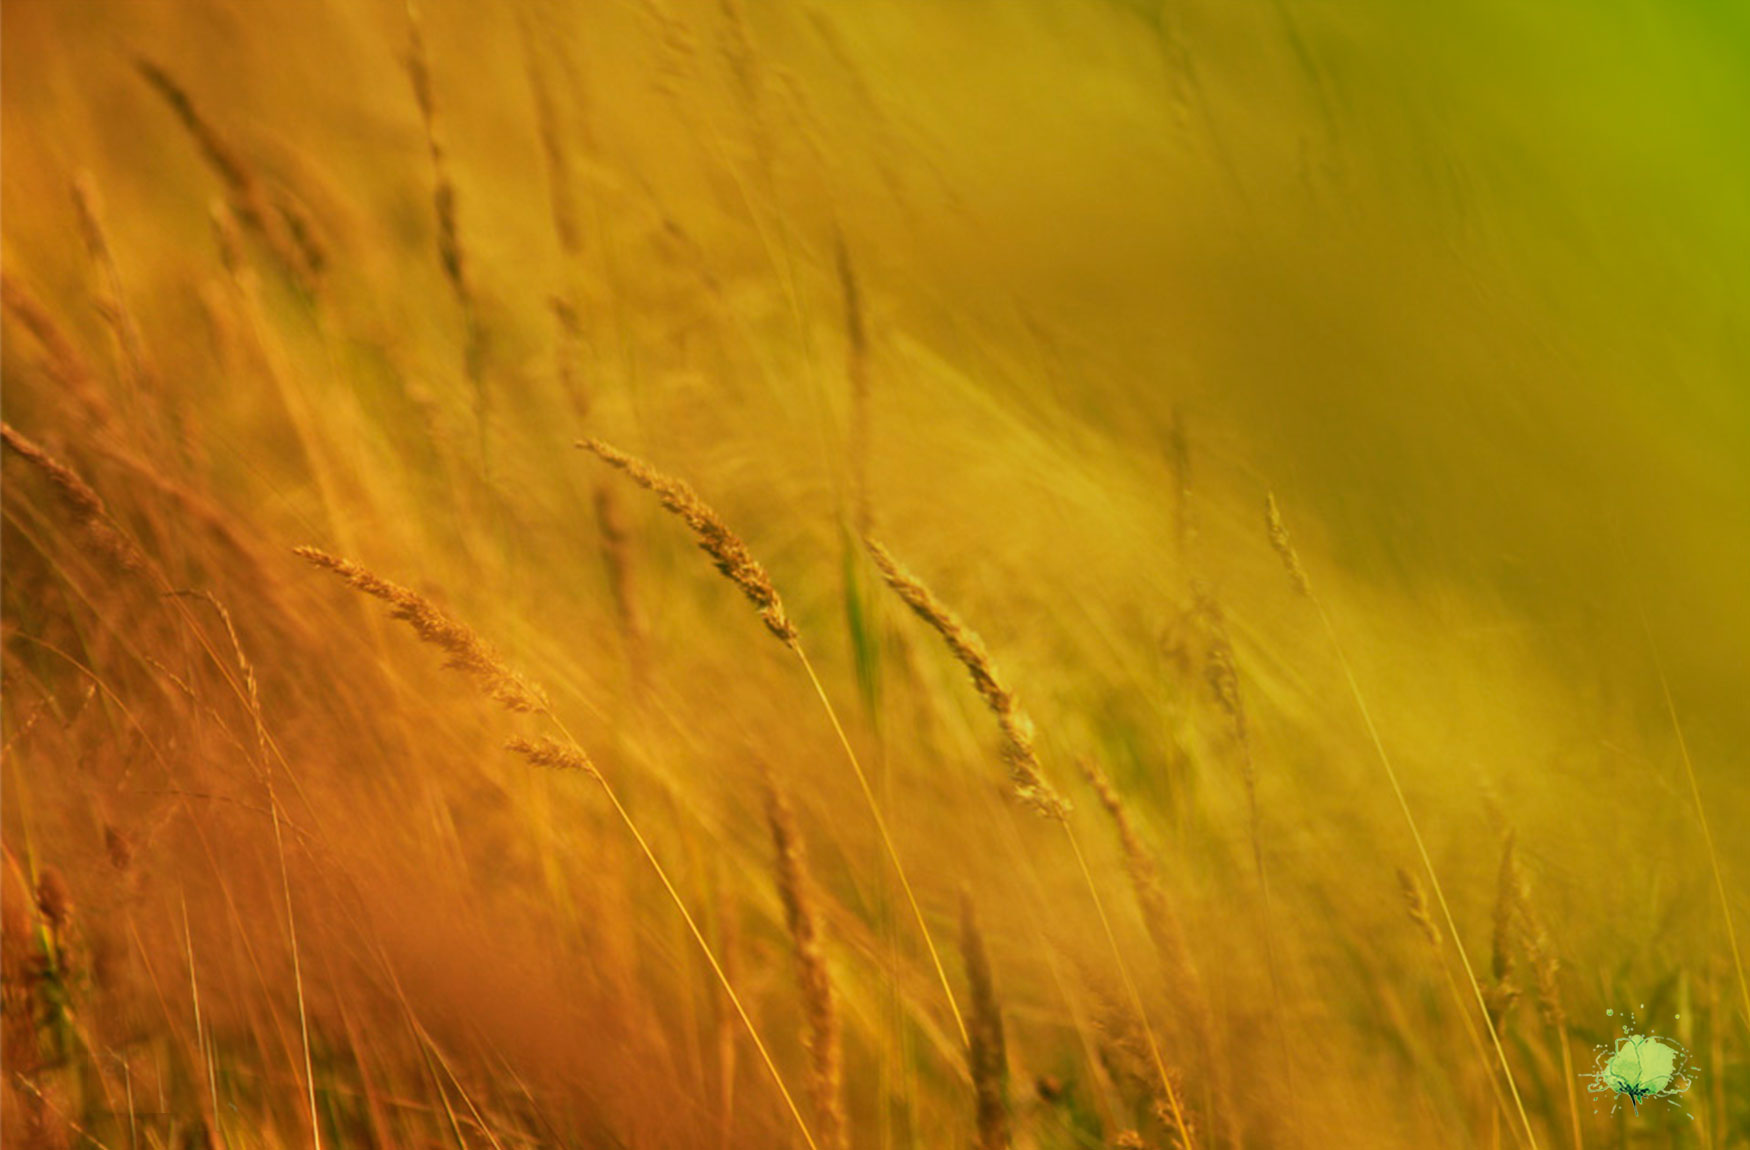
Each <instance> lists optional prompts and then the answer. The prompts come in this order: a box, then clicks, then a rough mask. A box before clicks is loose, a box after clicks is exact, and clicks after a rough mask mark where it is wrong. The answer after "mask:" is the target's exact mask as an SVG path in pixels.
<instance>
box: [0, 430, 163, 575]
mask: <svg viewBox="0 0 1750 1150" xmlns="http://www.w3.org/2000/svg"><path fill="white" fill-rule="evenodd" d="M0 440H3V441H4V443H5V445H6V446H7V447H9V448H11V449H12V450H13V451H14V452H16V453H17V454H18V456H19V458H21V459H23V460H24V461H25V462H27V463H29V464H30V465H31V466H32V467H34V468H36V469H37V471H39V472H41V473H42V475H43V477H44V478H45V479H47V480H48V481H49V485H50V486H51V487H53V488H54V489H55V493H56V495H57V496H59V498H60V501H61V503H62V505H63V506H64V507H65V508H66V510H67V513H68V515H69V517H70V518H71V519H72V521H73V523H74V525H75V526H76V527H77V528H78V529H79V531H80V532H81V533H82V534H83V535H84V536H85V539H86V540H87V541H88V543H89V545H90V547H91V549H92V550H93V551H94V552H95V553H96V554H97V556H98V557H99V558H100V559H102V560H104V561H105V562H107V563H110V564H113V565H114V566H116V567H118V568H120V569H121V570H123V571H128V572H133V571H142V570H145V568H146V566H147V564H146V557H145V556H144V555H142V554H141V553H140V549H139V548H138V547H136V546H135V545H134V543H133V541H132V540H130V539H129V538H128V537H127V536H126V535H124V534H122V532H121V531H120V529H118V528H117V527H116V524H115V521H114V520H113V519H111V518H110V515H109V511H108V509H107V508H105V507H104V505H103V500H102V498H101V497H99V496H98V494H97V492H96V491H94V490H92V488H91V485H90V484H89V483H86V482H85V480H83V479H81V478H80V477H79V474H78V472H76V471H74V470H73V469H72V468H70V467H68V466H67V465H66V464H64V463H62V462H61V461H60V460H58V459H56V458H55V457H54V456H53V455H50V454H49V453H48V452H47V451H45V450H44V449H43V448H42V447H40V446H39V445H38V444H36V443H35V442H33V441H32V440H31V439H30V438H29V437H28V436H26V435H24V434H23V433H22V432H20V431H18V430H17V429H16V428H14V427H13V426H12V425H11V424H9V423H3V422H0Z"/></svg>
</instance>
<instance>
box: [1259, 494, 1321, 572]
mask: <svg viewBox="0 0 1750 1150" xmlns="http://www.w3.org/2000/svg"><path fill="white" fill-rule="evenodd" d="M1264 522H1265V523H1266V524H1267V525H1268V527H1269V528H1270V546H1272V547H1274V548H1275V549H1276V554H1277V555H1279V556H1281V558H1282V565H1283V566H1284V567H1286V568H1288V577H1289V578H1290V579H1292V580H1294V587H1295V590H1297V591H1299V592H1300V593H1301V594H1302V595H1305V596H1307V597H1309V598H1310V597H1311V596H1312V583H1311V581H1309V580H1308V579H1307V577H1306V568H1305V567H1302V566H1301V564H1300V552H1298V551H1296V550H1295V549H1294V541H1293V540H1292V539H1290V538H1289V537H1288V524H1286V523H1284V522H1283V521H1282V509H1281V508H1280V507H1278V506H1276V493H1275V492H1273V491H1272V492H1270V493H1269V494H1268V495H1266V496H1265V497H1264Z"/></svg>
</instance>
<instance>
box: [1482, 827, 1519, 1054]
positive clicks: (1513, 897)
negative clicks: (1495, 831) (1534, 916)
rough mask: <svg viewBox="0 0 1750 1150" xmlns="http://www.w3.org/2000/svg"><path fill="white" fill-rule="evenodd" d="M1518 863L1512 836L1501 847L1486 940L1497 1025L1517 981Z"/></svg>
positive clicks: (1513, 997)
mask: <svg viewBox="0 0 1750 1150" xmlns="http://www.w3.org/2000/svg"><path fill="white" fill-rule="evenodd" d="M1518 890H1519V875H1518V864H1517V862H1516V860H1515V859H1514V854H1513V836H1512V835H1511V834H1509V835H1508V836H1507V842H1506V844H1505V845H1504V846H1502V848H1501V870H1500V874H1499V875H1498V876H1497V877H1496V880H1495V914H1494V921H1493V929H1492V931H1491V932H1490V940H1489V970H1490V973H1492V974H1493V975H1494V976H1495V982H1494V985H1493V986H1491V987H1490V988H1489V995H1488V997H1489V1007H1490V1009H1491V1010H1492V1011H1493V1012H1494V1015H1495V1022H1496V1025H1500V1024H1501V1023H1502V1021H1503V1020H1504V1019H1505V1018H1506V1016H1507V1011H1509V1010H1510V1009H1512V1007H1513V1004H1514V1002H1516V1001H1518V999H1519V984H1518V982H1517V981H1516V980H1515V979H1514V977H1513V974H1514V967H1515V963H1514V961H1513V942H1514V937H1515V935H1516V934H1517V917H1518Z"/></svg>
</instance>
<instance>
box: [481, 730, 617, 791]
mask: <svg viewBox="0 0 1750 1150" xmlns="http://www.w3.org/2000/svg"><path fill="white" fill-rule="evenodd" d="M504 745H505V747H506V748H508V749H509V750H512V751H515V752H516V753H517V754H519V755H521V756H522V757H523V758H525V759H527V760H528V761H529V762H531V763H533V764H534V765H535V766H537V767H548V768H550V769H552V770H558V771H581V772H583V773H584V774H586V775H588V776H590V777H591V778H594V779H598V780H599V779H600V778H601V777H602V776H601V772H600V771H598V770H596V767H595V764H594V763H592V762H590V760H589V756H588V755H586V754H584V753H583V751H582V749H580V748H579V747H577V746H576V745H575V744H572V743H562V742H560V741H559V740H557V739H553V738H549V737H547V736H545V735H543V736H542V737H541V738H539V739H535V740H533V741H530V740H528V739H524V738H520V737H519V738H512V739H508V740H506V742H505V744H504Z"/></svg>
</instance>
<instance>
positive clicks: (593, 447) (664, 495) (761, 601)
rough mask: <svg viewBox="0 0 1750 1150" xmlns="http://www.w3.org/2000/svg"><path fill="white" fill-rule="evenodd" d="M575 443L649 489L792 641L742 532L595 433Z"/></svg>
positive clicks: (789, 642)
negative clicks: (735, 529)
mask: <svg viewBox="0 0 1750 1150" xmlns="http://www.w3.org/2000/svg"><path fill="white" fill-rule="evenodd" d="M577 446H579V447H581V448H583V449H584V450H585V451H589V452H593V453H594V454H595V455H596V456H597V457H598V458H600V459H601V460H602V461H603V462H604V463H607V464H608V465H609V466H611V467H616V468H618V469H619V470H621V471H623V472H625V473H626V475H627V477H628V478H630V479H631V480H632V482H634V483H636V484H638V486H640V487H642V488H644V489H645V490H646V491H649V492H651V493H652V494H654V495H655V496H656V497H657V499H658V500H660V501H661V503H662V505H663V506H664V507H665V508H667V509H668V510H669V511H671V512H673V513H674V514H676V515H678V516H680V518H681V519H682V520H683V521H684V522H685V523H686V525H687V527H688V528H690V529H691V530H692V532H693V536H694V537H695V538H696V539H697V540H698V543H699V549H700V550H702V551H704V552H705V554H707V555H709V556H710V557H711V559H712V561H713V562H715V563H716V565H717V570H719V571H721V572H722V573H723V574H724V575H725V576H727V577H728V579H729V581H730V582H732V583H734V584H735V585H736V586H737V587H739V588H741V593H742V594H743V595H746V596H747V598H748V601H749V602H751V603H752V604H753V605H754V606H755V607H757V608H758V609H759V613H760V618H761V619H762V620H764V621H765V624H766V629H767V630H768V631H770V632H771V633H772V634H773V635H775V636H777V637H778V639H779V640H781V641H782V642H783V643H784V644H785V645H786V646H790V647H794V646H796V645H797V634H796V626H795V624H793V623H791V622H790V617H789V616H788V615H786V614H785V613H784V603H783V600H781V599H780V598H778V589H777V588H776V587H774V586H772V580H771V576H769V575H767V574H766V569H765V568H764V567H761V566H760V564H759V562H758V561H757V560H756V559H754V557H753V556H752V555H751V554H750V553H749V552H748V549H747V544H745V543H743V542H742V541H741V537H740V536H738V535H736V534H735V532H733V531H731V530H730V529H729V526H728V524H726V523H724V522H723V520H722V519H721V518H720V517H719V516H718V515H717V513H716V512H715V511H713V510H711V508H710V507H709V506H707V505H706V503H705V501H704V500H703V499H700V498H699V496H698V494H697V493H696V492H694V491H693V489H692V488H691V487H690V486H688V485H687V484H686V483H685V482H683V481H682V480H679V479H675V478H673V477H671V476H668V475H664V474H663V473H662V472H660V471H658V470H656V468H654V467H652V466H650V465H649V464H648V463H645V462H644V461H643V460H641V459H638V458H636V457H634V456H631V455H627V454H626V453H625V452H623V451H621V450H619V449H618V448H615V447H611V446H609V445H608V444H606V443H603V442H602V441H601V440H599V439H585V440H583V441H581V442H579V443H578V445H577Z"/></svg>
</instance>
